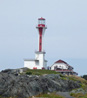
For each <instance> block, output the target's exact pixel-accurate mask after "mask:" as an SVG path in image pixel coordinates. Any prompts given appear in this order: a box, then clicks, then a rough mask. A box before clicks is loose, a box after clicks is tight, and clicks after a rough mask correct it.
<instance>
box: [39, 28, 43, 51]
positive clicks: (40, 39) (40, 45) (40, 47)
mask: <svg viewBox="0 0 87 98" xmlns="http://www.w3.org/2000/svg"><path fill="white" fill-rule="evenodd" d="M42 31H43V28H39V52H41V51H42Z"/></svg>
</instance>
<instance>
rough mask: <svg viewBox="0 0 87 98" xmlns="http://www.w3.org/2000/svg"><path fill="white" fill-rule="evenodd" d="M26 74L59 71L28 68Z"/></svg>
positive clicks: (54, 72)
mask: <svg viewBox="0 0 87 98" xmlns="http://www.w3.org/2000/svg"><path fill="white" fill-rule="evenodd" d="M26 74H28V75H44V74H59V73H58V72H56V71H52V70H44V69H43V70H40V69H34V70H32V69H28V70H27V72H26Z"/></svg>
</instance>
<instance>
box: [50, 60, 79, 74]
mask: <svg viewBox="0 0 87 98" xmlns="http://www.w3.org/2000/svg"><path fill="white" fill-rule="evenodd" d="M73 69H74V68H73V67H72V66H70V65H69V64H68V63H66V62H65V61H63V60H58V61H56V62H55V63H54V64H53V65H52V66H51V70H55V71H57V72H60V73H62V74H67V75H78V74H77V73H76V72H74V71H73Z"/></svg>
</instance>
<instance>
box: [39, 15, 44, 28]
mask: <svg viewBox="0 0 87 98" xmlns="http://www.w3.org/2000/svg"><path fill="white" fill-rule="evenodd" d="M38 26H40V27H45V19H44V18H42V17H41V18H39V19H38Z"/></svg>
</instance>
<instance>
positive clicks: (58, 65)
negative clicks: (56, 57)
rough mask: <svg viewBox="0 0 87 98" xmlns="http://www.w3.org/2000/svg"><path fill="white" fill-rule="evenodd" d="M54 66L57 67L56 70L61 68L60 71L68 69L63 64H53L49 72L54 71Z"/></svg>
mask: <svg viewBox="0 0 87 98" xmlns="http://www.w3.org/2000/svg"><path fill="white" fill-rule="evenodd" d="M55 66H57V67H58V68H61V69H68V66H67V65H66V64H64V63H55V64H53V65H52V67H51V70H54V67H55Z"/></svg>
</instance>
